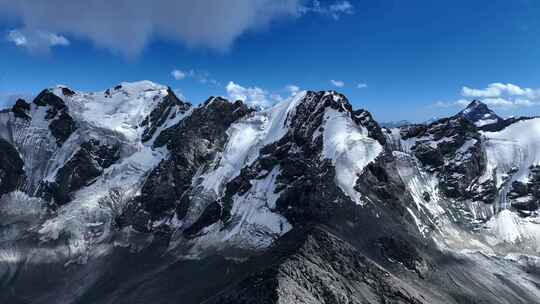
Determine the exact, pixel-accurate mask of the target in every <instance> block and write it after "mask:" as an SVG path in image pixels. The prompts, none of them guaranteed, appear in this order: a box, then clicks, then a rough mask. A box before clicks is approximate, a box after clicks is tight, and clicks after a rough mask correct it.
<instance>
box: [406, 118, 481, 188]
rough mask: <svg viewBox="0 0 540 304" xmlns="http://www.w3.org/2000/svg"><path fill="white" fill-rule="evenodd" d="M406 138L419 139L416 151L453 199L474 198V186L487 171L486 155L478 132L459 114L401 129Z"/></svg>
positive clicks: (414, 149)
mask: <svg viewBox="0 0 540 304" xmlns="http://www.w3.org/2000/svg"><path fill="white" fill-rule="evenodd" d="M401 133H402V136H403V138H404V139H413V138H414V139H416V143H415V145H414V146H413V147H412V151H413V152H414V154H415V156H416V157H417V158H418V159H419V160H420V162H421V163H422V164H423V165H424V166H426V167H427V168H428V170H430V171H433V172H436V173H437V174H438V176H439V178H440V186H441V189H442V191H443V192H444V193H445V194H446V195H447V196H449V197H453V198H456V197H470V196H471V195H472V194H471V193H470V192H469V188H470V187H471V185H472V184H473V183H474V182H475V181H476V180H477V178H478V177H479V176H480V175H481V174H482V173H483V172H484V170H485V163H486V160H485V155H484V153H485V152H484V150H483V149H482V139H481V135H480V133H479V132H478V129H477V128H476V127H475V126H474V125H473V124H472V123H471V122H470V121H469V120H467V119H466V118H464V117H462V116H460V115H457V116H454V117H451V118H444V119H440V120H438V121H435V122H433V123H431V124H430V125H428V126H423V125H411V126H407V127H404V128H403V129H402V130H401Z"/></svg>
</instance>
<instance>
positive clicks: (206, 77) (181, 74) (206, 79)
mask: <svg viewBox="0 0 540 304" xmlns="http://www.w3.org/2000/svg"><path fill="white" fill-rule="evenodd" d="M171 76H172V77H173V78H174V79H176V80H183V79H186V78H191V79H195V80H196V81H198V82H200V83H202V84H208V85H213V86H221V84H220V82H219V81H217V80H216V79H214V78H212V76H211V75H210V73H208V72H204V71H196V70H193V69H191V70H185V71H184V70H179V69H174V70H172V71H171Z"/></svg>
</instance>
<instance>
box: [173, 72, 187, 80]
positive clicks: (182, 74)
mask: <svg viewBox="0 0 540 304" xmlns="http://www.w3.org/2000/svg"><path fill="white" fill-rule="evenodd" d="M171 76H172V77H173V78H174V79H176V80H182V79H184V78H186V73H185V72H183V71H180V70H173V71H172V72H171Z"/></svg>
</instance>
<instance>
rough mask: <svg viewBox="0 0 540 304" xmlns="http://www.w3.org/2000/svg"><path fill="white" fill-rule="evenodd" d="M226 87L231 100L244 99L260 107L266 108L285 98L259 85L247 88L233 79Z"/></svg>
mask: <svg viewBox="0 0 540 304" xmlns="http://www.w3.org/2000/svg"><path fill="white" fill-rule="evenodd" d="M225 89H226V90H227V95H228V98H229V99H230V100H242V101H243V102H245V103H246V104H248V105H250V106H254V107H258V108H266V107H269V106H271V105H273V104H275V103H277V102H280V101H282V100H284V98H283V97H282V96H281V95H279V94H277V93H271V92H268V91H267V90H264V89H261V88H259V87H247V88H246V87H243V86H241V85H239V84H237V83H235V82H233V81H230V82H229V84H227V86H226V87H225Z"/></svg>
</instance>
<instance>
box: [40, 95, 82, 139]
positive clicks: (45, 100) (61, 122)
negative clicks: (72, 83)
mask: <svg viewBox="0 0 540 304" xmlns="http://www.w3.org/2000/svg"><path fill="white" fill-rule="evenodd" d="M34 104H36V105H37V106H39V107H47V114H46V115H45V119H47V120H49V121H50V123H49V130H50V131H51V134H52V135H53V136H54V137H55V138H56V144H57V145H58V146H61V145H62V144H63V143H64V142H65V141H66V140H67V139H68V138H69V136H71V134H73V132H75V130H76V129H77V126H76V124H75V121H74V120H73V118H72V117H71V116H70V115H69V110H68V108H67V106H66V104H65V103H64V101H63V100H62V99H61V98H60V97H58V96H56V95H54V94H53V93H52V92H51V91H50V90H43V91H42V92H41V93H39V95H38V96H37V97H36V98H35V99H34Z"/></svg>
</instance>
